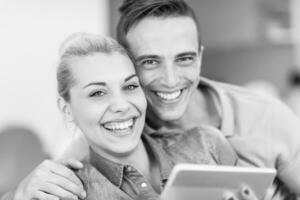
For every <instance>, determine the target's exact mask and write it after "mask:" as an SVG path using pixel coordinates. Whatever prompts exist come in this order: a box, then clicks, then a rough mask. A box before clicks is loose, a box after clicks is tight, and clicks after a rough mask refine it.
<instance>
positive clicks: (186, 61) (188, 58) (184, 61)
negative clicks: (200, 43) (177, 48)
mask: <svg viewBox="0 0 300 200" xmlns="http://www.w3.org/2000/svg"><path fill="white" fill-rule="evenodd" d="M194 60H195V58H194V57H192V56H186V57H180V58H177V59H176V61H177V62H178V63H179V64H182V65H188V64H191V63H193V62H194Z"/></svg>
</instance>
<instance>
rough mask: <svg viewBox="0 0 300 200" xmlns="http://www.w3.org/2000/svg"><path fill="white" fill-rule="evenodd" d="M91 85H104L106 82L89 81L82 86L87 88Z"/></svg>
mask: <svg viewBox="0 0 300 200" xmlns="http://www.w3.org/2000/svg"><path fill="white" fill-rule="evenodd" d="M92 85H99V86H106V83H105V82H91V83H89V84H87V85H85V86H84V87H83V88H87V87H89V86H92Z"/></svg>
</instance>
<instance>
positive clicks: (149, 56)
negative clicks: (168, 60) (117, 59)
mask: <svg viewBox="0 0 300 200" xmlns="http://www.w3.org/2000/svg"><path fill="white" fill-rule="evenodd" d="M144 59H159V56H157V55H151V54H149V55H142V56H138V57H137V58H136V59H135V61H136V62H138V61H141V60H144Z"/></svg>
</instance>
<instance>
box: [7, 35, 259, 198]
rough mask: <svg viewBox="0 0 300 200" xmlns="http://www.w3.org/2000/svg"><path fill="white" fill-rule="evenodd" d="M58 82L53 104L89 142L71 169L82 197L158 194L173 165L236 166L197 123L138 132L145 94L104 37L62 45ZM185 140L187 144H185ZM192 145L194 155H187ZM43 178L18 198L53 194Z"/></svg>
mask: <svg viewBox="0 0 300 200" xmlns="http://www.w3.org/2000/svg"><path fill="white" fill-rule="evenodd" d="M57 82H58V93H59V98H58V106H59V109H60V110H61V112H62V114H63V116H64V117H65V119H66V120H67V121H68V122H70V123H74V124H75V125H76V126H77V127H78V128H79V129H80V130H81V132H82V133H83V134H84V136H85V138H86V140H87V142H88V144H89V157H88V158H86V161H85V162H84V167H83V168H81V169H80V170H78V171H76V173H77V175H78V176H79V178H80V179H81V181H82V183H83V186H84V189H85V191H86V193H87V195H83V196H86V198H85V199H106V200H109V199H159V194H160V193H161V191H162V190H163V187H164V185H165V183H166V181H167V180H168V176H169V173H170V171H171V169H172V168H173V166H174V165H175V164H176V163H180V162H188V163H201V164H222V165H234V164H235V163H236V161H237V160H236V156H235V154H233V151H232V149H231V148H230V146H229V145H228V143H227V142H226V140H225V138H224V137H223V136H222V134H221V133H220V132H218V131H217V130H216V129H213V128H208V127H198V128H194V129H191V130H189V131H188V132H187V133H185V134H182V133H180V132H179V131H176V130H172V131H169V132H164V133H163V134H162V133H156V135H152V138H150V137H149V136H147V135H146V134H142V133H143V128H144V123H145V112H146V100H145V96H144V93H143V91H142V89H141V87H140V83H139V80H138V78H137V76H136V72H135V68H134V65H133V63H132V61H131V60H130V57H129V56H128V55H127V53H126V51H125V50H124V49H123V47H122V46H120V45H119V44H118V43H117V42H116V41H114V40H112V39H110V38H103V37H100V36H96V35H91V34H85V33H81V34H75V35H72V36H70V37H69V38H68V39H67V40H66V42H64V43H63V45H62V47H61V53H60V59H59V63H58V69H57ZM187 134H189V137H186V135H187ZM185 140H193V142H190V144H191V145H189V146H187V145H185V144H184V141H185ZM184 148H189V151H185V149H184ZM193 149H195V151H194V152H197V153H195V154H194V155H191V154H190V152H191V150H193ZM62 174H63V173H62ZM31 177H32V176H31ZM52 177H53V176H52ZM29 179H30V178H29ZM28 182H29V183H33V182H34V181H31V182H30V181H28ZM45 182H47V181H45ZM45 182H44V183H43V184H42V186H40V188H36V189H35V190H36V191H38V192H31V193H30V194H29V192H27V193H23V194H24V195H23V196H22V195H20V194H19V195H18V196H22V197H23V199H31V198H37V199H50V198H55V196H59V195H58V194H55V193H54V189H53V187H50V185H48V186H45ZM49 182H51V181H49ZM52 182H53V181H52ZM25 185H26V184H25ZM43 186H44V187H43ZM19 187H23V188H24V184H23V186H19ZM17 191H22V189H20V188H19V189H17ZM23 191H24V190H23ZM242 191H245V192H242V196H243V197H244V196H245V199H249V198H250V197H251V195H249V189H243V190H242ZM234 198H235V197H234V196H233V195H232V194H230V195H227V196H226V199H234ZM13 199H15V198H13ZM72 199H77V197H76V196H73V198H72ZM250 199H251V198H250ZM252 199H253V198H252Z"/></svg>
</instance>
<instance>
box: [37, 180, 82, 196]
mask: <svg viewBox="0 0 300 200" xmlns="http://www.w3.org/2000/svg"><path fill="white" fill-rule="evenodd" d="M39 191H41V192H44V193H48V194H51V195H52V196H56V197H59V198H60V199H74V200H78V197H77V195H74V194H72V193H71V192H69V191H67V190H64V189H62V188H61V187H59V186H58V185H56V184H53V183H49V182H46V183H43V184H41V185H40V188H39Z"/></svg>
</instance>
